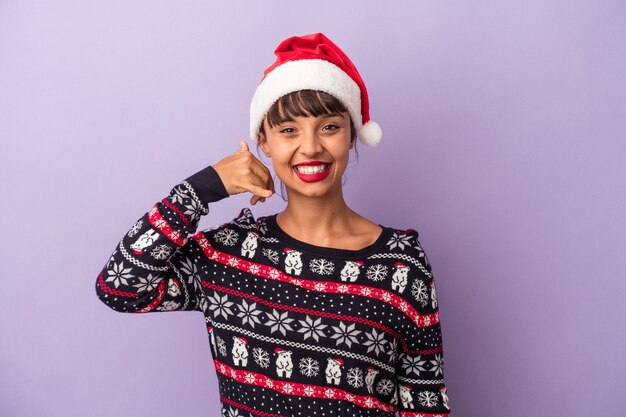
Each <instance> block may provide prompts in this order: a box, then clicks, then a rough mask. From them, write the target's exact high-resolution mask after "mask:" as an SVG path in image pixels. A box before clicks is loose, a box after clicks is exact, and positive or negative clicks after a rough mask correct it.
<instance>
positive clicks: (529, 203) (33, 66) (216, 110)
mask: <svg viewBox="0 0 626 417" xmlns="http://www.w3.org/2000/svg"><path fill="white" fill-rule="evenodd" d="M227 3H228V4H227ZM625 24H626V3H625V2H623V1H621V0H620V1H617V0H615V1H600V0H596V1H584V2H583V1H571V0H569V1H565V0H562V1H546V0H542V1H518V2H505V1H499V2H493V1H491V2H487V1H472V2H465V1H456V2H452V1H428V2H427V1H419V2H418V1H396V2H393V8H391V6H386V7H383V6H382V3H381V2H380V1H376V2H374V1H341V2H336V1H332V2H331V1H317V2H314V3H306V5H305V4H304V3H302V5H299V3H297V2H292V1H271V2H256V1H254V2H252V1H251V2H220V3H216V2H209V1H183V2H173V1H167V2H166V1H135V2H125V1H124V2H122V1H111V0H109V1H81V2H78V1H76V2H69V1H54V2H39V1H37V2H35V1H30V2H29V1H19V2H18V1H11V0H5V1H2V2H0V123H1V125H0V128H1V130H0V135H1V138H2V151H1V152H0V155H1V156H0V158H1V164H0V169H1V171H0V172H1V175H2V177H1V179H2V188H3V190H2V216H0V217H1V219H0V221H1V222H2V223H1V225H0V226H1V230H2V231H3V239H2V242H3V243H2V245H3V247H2V248H1V253H2V262H1V263H0V273H1V276H2V280H3V282H4V287H3V289H2V291H0V309H1V311H0V325H1V332H2V333H1V338H0V369H1V370H0V415H2V416H3V417H4V416H7V417H9V416H11V417H12V416H25V417H26V416H28V417H32V416H49V417H57V416H58V417H61V416H86V415H88V416H155V415H159V416H161V415H162V416H167V415H176V416H183V415H184V416H188V417H194V416H215V415H218V414H219V405H218V391H217V384H216V381H217V380H216V376H215V371H214V368H213V364H212V362H211V356H210V350H209V343H208V338H207V335H206V330H205V328H204V325H203V317H202V315H201V314H200V313H179V312H177V313H169V314H163V313H150V314H145V315H130V314H120V313H116V312H114V311H112V310H109V309H108V308H107V307H106V306H105V305H104V304H102V303H101V302H100V301H99V300H98V299H97V298H96V295H95V291H94V283H95V279H96V277H97V275H98V272H99V271H100V269H101V268H102V267H103V266H104V264H105V262H106V261H107V260H108V257H109V255H110V254H111V253H112V252H113V249H114V248H115V245H116V244H117V242H118V240H119V239H120V238H121V236H122V235H123V234H124V233H125V232H126V231H127V230H128V229H129V228H130V227H131V226H132V225H133V223H134V222H135V220H136V219H138V218H139V217H141V216H142V215H143V214H144V213H145V212H146V211H148V210H149V209H150V208H151V207H152V205H153V204H154V203H155V202H156V201H157V200H159V199H161V198H162V197H164V196H165V195H167V193H168V192H169V190H170V188H171V187H172V186H174V185H175V184H177V183H178V182H179V181H180V180H182V179H184V178H186V177H187V176H189V175H191V174H193V173H195V172H196V171H198V170H200V169H201V168H204V167H205V166H206V165H208V164H213V163H216V162H217V161H219V160H220V159H222V158H223V157H225V156H226V155H228V154H230V153H232V152H235V151H236V150H237V148H238V142H239V140H241V139H245V138H247V131H248V109H249V103H250V98H251V96H252V93H253V91H254V88H255V87H256V85H257V84H258V82H259V81H260V78H261V75H262V72H263V70H264V69H265V68H266V67H267V66H269V65H270V64H271V63H272V62H273V59H274V55H273V51H274V48H275V47H276V45H277V44H278V43H279V42H280V41H281V40H282V39H284V38H286V37H288V36H291V35H303V34H307V33H312V32H318V31H321V32H324V33H325V34H326V35H328V36H329V37H330V38H331V39H332V40H334V41H335V42H336V43H337V44H338V45H339V46H341V47H342V48H343V49H344V50H345V51H346V53H347V54H348V55H349V56H350V57H351V58H352V59H353V61H354V62H355V64H356V66H357V68H358V69H359V71H360V73H361V75H362V77H363V79H364V80H365V82H366V85H367V87H368V90H369V93H370V100H371V115H372V119H373V120H376V121H378V122H379V123H380V125H381V126H382V128H383V131H384V136H383V140H382V143H381V145H380V146H379V147H378V148H367V147H365V146H363V145H362V144H360V143H359V151H360V158H359V160H358V161H355V162H353V163H352V164H351V165H350V168H349V169H348V172H347V183H346V185H345V187H344V191H345V196H346V199H347V202H348V204H349V205H350V207H352V208H353V209H355V210H356V211H357V212H359V213H361V214H363V215H364V216H366V217H368V218H370V219H372V220H373V221H377V222H379V223H383V224H386V225H389V226H393V227H406V228H408V227H412V228H415V229H418V230H419V231H420V235H421V241H422V244H423V245H424V248H425V249H426V251H427V253H428V256H429V259H430V261H431V262H432V265H433V272H434V275H435V278H436V280H437V284H438V290H439V291H438V294H439V298H440V308H441V322H442V331H443V338H444V339H443V343H444V357H445V361H446V362H445V363H446V366H445V375H446V381H447V386H448V392H449V395H450V401H451V405H452V406H453V414H454V415H455V416H456V417H462V416H467V417H475V416H480V417H491V416H493V417H496V416H507V417H522V416H523V417H526V416H568V417H578V416H580V417H582V416H589V415H609V416H617V415H623V412H624V411H623V410H624V408H625V406H626V400H625V399H624V395H623V394H624V392H625V390H626V383H625V379H626V378H625V377H624V370H625V368H626V366H625V363H626V361H625V359H624V352H625V348H624V345H625V344H626V334H625V333H626V332H625V325H626V308H625V307H624V295H625V294H626V280H625V270H626V268H625V266H626V265H625V264H626V256H624V253H623V252H624V249H625V248H626V244H625V240H626V239H625V233H626V216H625V213H626V194H625V185H626V184H625V182H626V181H624V180H625V178H626V168H625V167H624V161H625V160H626V159H625V158H626V143H625V140H626V135H625V132H626V82H625V81H624V74H626V48H625V44H626V42H625V41H626V36H625V31H624V27H625ZM249 143H250V142H249ZM253 151H254V152H255V154H256V150H255V148H253ZM261 160H262V161H264V162H265V163H266V164H267V163H269V162H267V161H268V160H267V159H264V158H263V159H261ZM270 165H271V163H270ZM249 197H250V195H249V194H246V195H243V194H242V195H237V196H233V197H230V198H228V199H226V200H222V201H220V202H218V203H215V204H213V205H211V207H210V209H211V213H210V214H209V215H208V216H206V217H205V218H203V219H202V222H201V223H200V227H201V228H205V227H209V226H212V225H215V224H218V223H219V222H225V221H228V220H231V219H232V218H233V217H235V216H236V214H237V213H238V211H239V209H240V208H241V207H244V206H246V205H248V204H249V203H248V200H249ZM283 206H284V202H283V201H282V200H281V199H280V198H279V197H273V198H272V199H271V200H270V201H269V202H268V203H266V204H262V205H258V206H252V210H253V213H254V214H255V216H261V215H265V214H271V213H274V212H277V211H279V210H281V209H282V207H283Z"/></svg>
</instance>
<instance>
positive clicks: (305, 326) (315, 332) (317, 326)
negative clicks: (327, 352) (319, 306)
mask: <svg viewBox="0 0 626 417" xmlns="http://www.w3.org/2000/svg"><path fill="white" fill-rule="evenodd" d="M298 321H299V322H300V325H301V326H302V327H301V328H299V329H298V332H299V333H304V340H307V339H308V338H309V337H312V338H313V339H315V341H316V342H319V341H320V336H325V334H324V331H323V330H322V329H324V328H326V327H328V326H327V325H326V324H321V322H322V318H321V317H318V318H317V319H315V320H313V319H311V316H306V317H305V318H304V320H298Z"/></svg>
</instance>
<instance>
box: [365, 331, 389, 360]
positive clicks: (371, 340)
mask: <svg viewBox="0 0 626 417" xmlns="http://www.w3.org/2000/svg"><path fill="white" fill-rule="evenodd" d="M365 336H366V337H367V340H366V341H365V342H364V343H363V344H364V345H365V346H367V351H368V352H370V351H372V350H373V351H374V354H375V355H376V356H378V354H379V353H380V352H384V348H385V344H386V343H387V341H386V340H385V334H384V333H383V332H380V333H379V332H378V331H377V330H376V328H372V333H365Z"/></svg>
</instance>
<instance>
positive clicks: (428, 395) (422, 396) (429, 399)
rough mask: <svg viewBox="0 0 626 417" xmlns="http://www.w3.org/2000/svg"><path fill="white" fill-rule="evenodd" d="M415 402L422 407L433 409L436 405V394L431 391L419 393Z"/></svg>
mask: <svg viewBox="0 0 626 417" xmlns="http://www.w3.org/2000/svg"><path fill="white" fill-rule="evenodd" d="M417 400H418V401H419V402H420V404H422V405H423V406H424V407H434V406H436V405H437V394H435V393H434V392H432V391H421V392H420V393H419V394H418V395H417Z"/></svg>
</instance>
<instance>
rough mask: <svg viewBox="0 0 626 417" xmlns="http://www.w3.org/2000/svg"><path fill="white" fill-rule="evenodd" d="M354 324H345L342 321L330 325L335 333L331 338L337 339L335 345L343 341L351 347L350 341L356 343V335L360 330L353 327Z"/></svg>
mask: <svg viewBox="0 0 626 417" xmlns="http://www.w3.org/2000/svg"><path fill="white" fill-rule="evenodd" d="M355 326H356V325H355V324H354V323H352V324H350V325H348V326H346V325H345V324H344V323H343V322H342V321H340V322H339V326H332V328H333V330H334V331H335V333H334V334H333V335H332V336H331V337H332V338H333V339H337V345H339V344H341V343H345V344H346V345H348V347H352V343H358V342H359V340H358V339H357V337H356V336H357V335H358V334H359V333H361V331H360V330H356V329H355Z"/></svg>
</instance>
